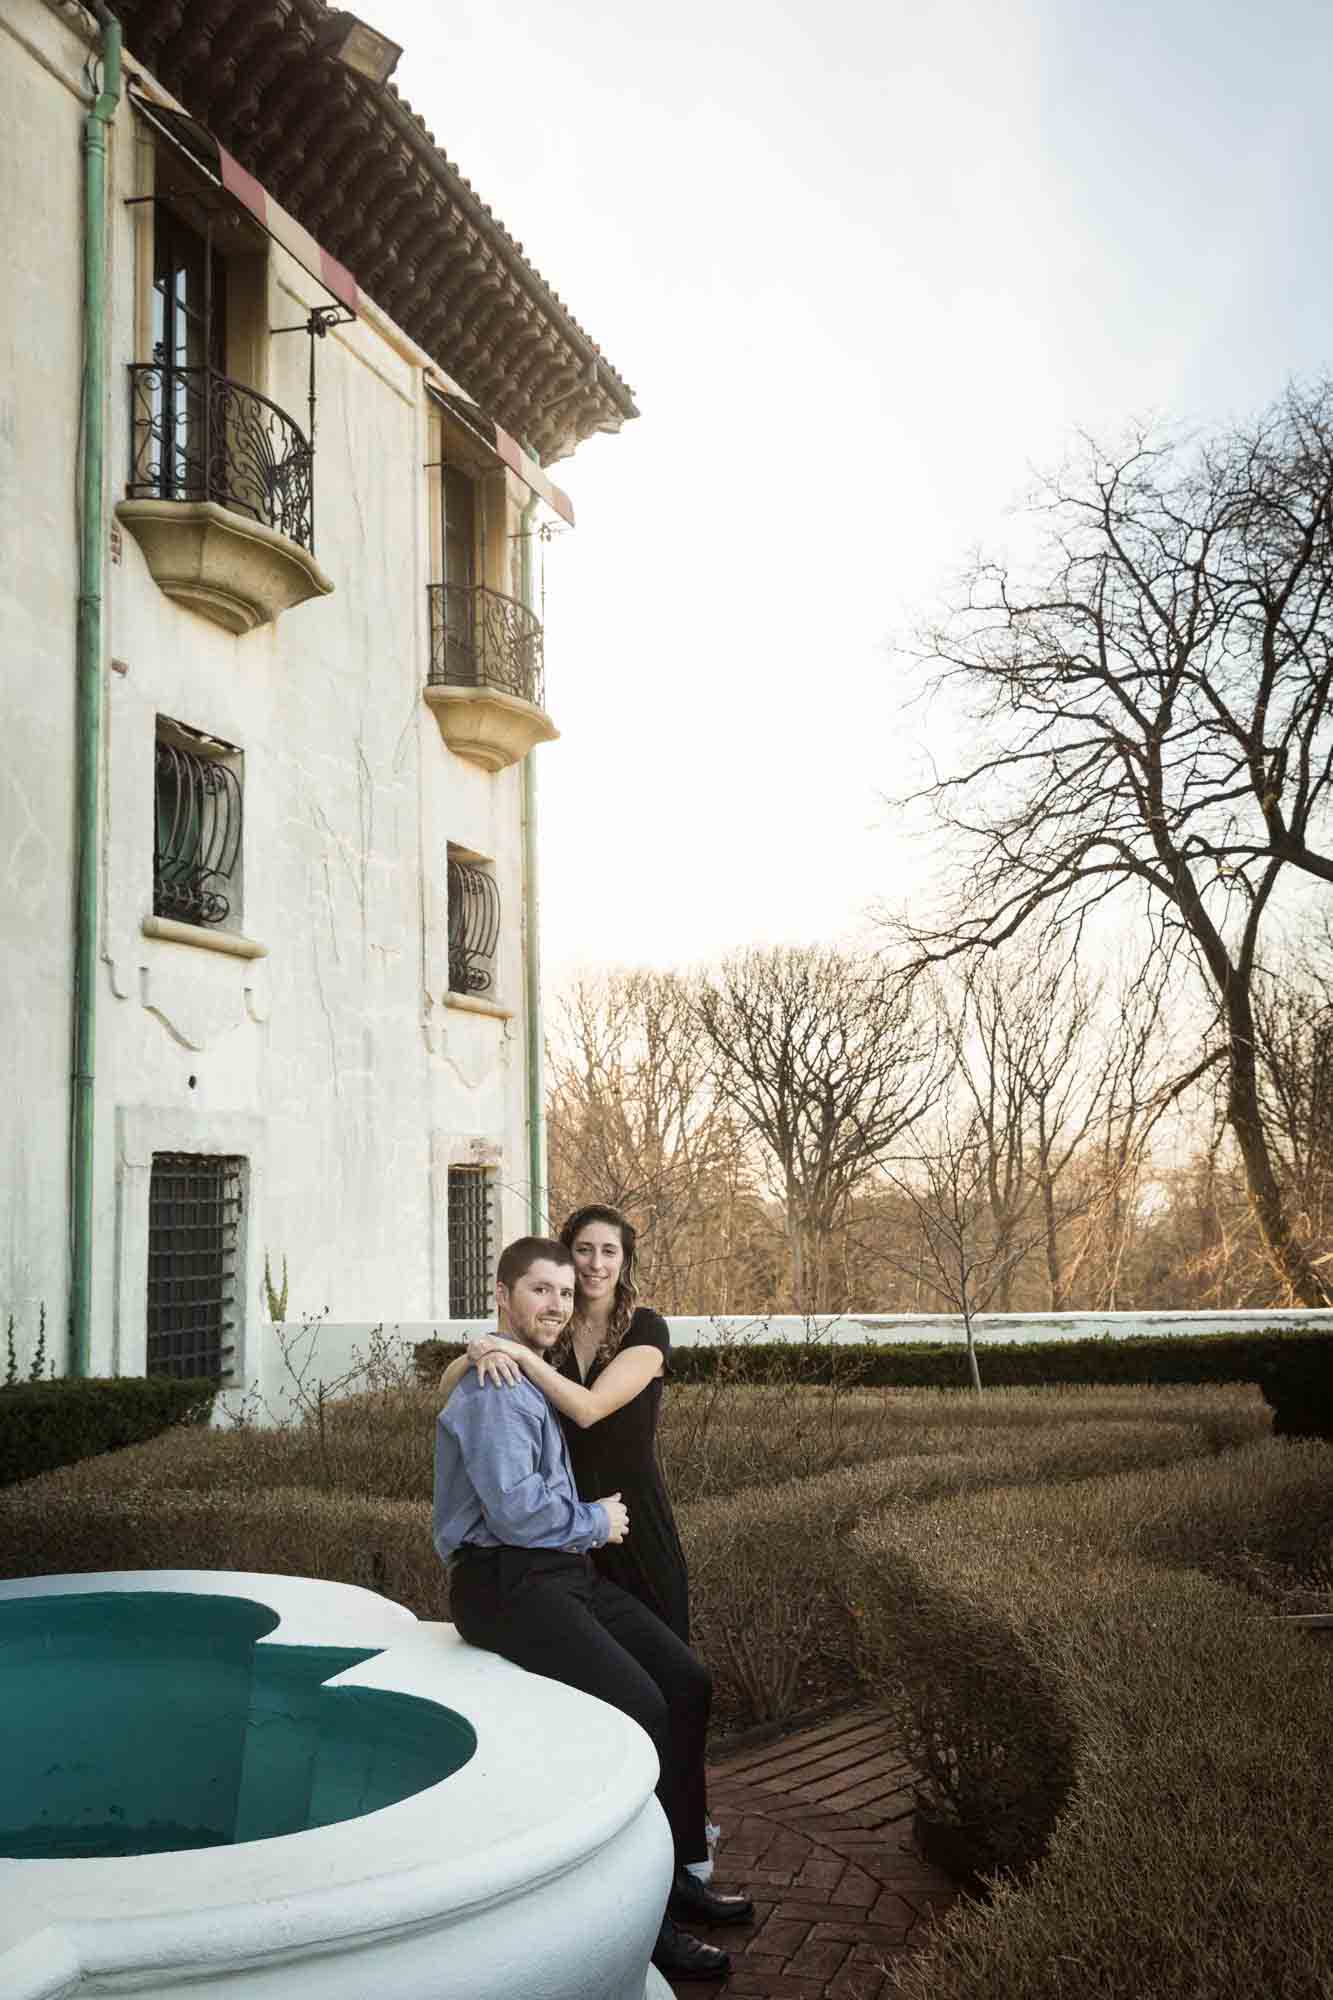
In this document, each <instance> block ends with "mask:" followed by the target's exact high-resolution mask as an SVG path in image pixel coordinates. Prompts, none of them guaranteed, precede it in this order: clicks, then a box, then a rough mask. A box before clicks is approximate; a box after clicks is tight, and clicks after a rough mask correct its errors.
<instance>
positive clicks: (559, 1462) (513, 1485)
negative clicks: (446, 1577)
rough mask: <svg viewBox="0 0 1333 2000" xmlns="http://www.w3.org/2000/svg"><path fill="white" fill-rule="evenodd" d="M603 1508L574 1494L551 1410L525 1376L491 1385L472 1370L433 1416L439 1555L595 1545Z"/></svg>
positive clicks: (601, 1535) (600, 1539) (605, 1524)
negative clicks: (467, 1548)
mask: <svg viewBox="0 0 1333 2000" xmlns="http://www.w3.org/2000/svg"><path fill="white" fill-rule="evenodd" d="M610 1525H611V1524H610V1522H609V1520H608V1519H607V1513H606V1509H605V1507H603V1506H602V1505H601V1503H600V1502H599V1501H596V1500H593V1501H585V1500H580V1499H579V1497H578V1490H577V1488H576V1487H575V1485H574V1474H573V1472H572V1471H571V1469H570V1464H569V1449H568V1447H567V1445H566V1444H565V1437H564V1432H563V1431H562V1430H561V1428H560V1419H559V1418H558V1417H557V1415H556V1413H555V1411H554V1410H553V1409H552V1408H551V1405H550V1404H549V1403H548V1402H547V1400H546V1398H545V1396H543V1394H542V1392H541V1390H540V1389H538V1388H535V1387H534V1386H533V1384H532V1383H531V1382H529V1381H527V1380H526V1378H525V1379H524V1380H523V1381H521V1382H517V1383H515V1384H514V1385H513V1387H512V1388H504V1389H499V1388H491V1387H488V1386H487V1385H486V1384H485V1383H483V1382H480V1381H479V1380H478V1379H477V1376H476V1375H475V1374H474V1373H472V1372H471V1371H469V1372H468V1374H466V1375H465V1376H464V1377H463V1380H462V1381H461V1382H460V1383H459V1385H458V1387H457V1388H456V1389H455V1390H454V1393H453V1395H452V1396H451V1397H450V1398H449V1401H448V1402H447V1403H446V1405H445V1407H444V1408H443V1409H442V1410H441V1411H440V1414H439V1416H438V1418H437V1419H436V1423H435V1508H434V1513H433V1516H432V1520H431V1532H432V1535H433V1537H434V1541H435V1548H436V1552H437V1554H438V1555H439V1557H440V1560H441V1562H446V1561H447V1560H448V1558H449V1557H450V1556H451V1555H452V1554H453V1552H454V1550H455V1549H457V1548H459V1547H461V1545H462V1544H463V1543H464V1542H468V1543H470V1544H472V1546H473V1547H476V1548H483V1549H495V1548H502V1547H508V1548H519V1549H566V1550H569V1551H570V1552H572V1553H574V1554H579V1555H581V1554H583V1553H584V1552H585V1551H586V1550H588V1549H599V1548H601V1546H602V1544H603V1543H604V1542H605V1541H606V1539H607V1536H608V1534H609V1532H610Z"/></svg>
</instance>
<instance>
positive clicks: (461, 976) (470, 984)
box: [448, 861, 500, 993]
mask: <svg viewBox="0 0 1333 2000" xmlns="http://www.w3.org/2000/svg"><path fill="white" fill-rule="evenodd" d="M448 875H449V884H448V887H449V990H450V992H451V993H489V992H490V990H491V989H492V987H493V986H494V984H495V947H496V944H497V942H498V940H499V936H500V892H499V890H498V889H497V888H496V886H495V878H494V877H493V876H492V875H489V874H488V873H487V872H486V870H485V869H484V868H479V867H478V866H477V864H476V863H475V862H473V861H450V863H449V869H448Z"/></svg>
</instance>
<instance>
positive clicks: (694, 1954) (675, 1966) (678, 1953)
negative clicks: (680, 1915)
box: [653, 1917, 731, 1979]
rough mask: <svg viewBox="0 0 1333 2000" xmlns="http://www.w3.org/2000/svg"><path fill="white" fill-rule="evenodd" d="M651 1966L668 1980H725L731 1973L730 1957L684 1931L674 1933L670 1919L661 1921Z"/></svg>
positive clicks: (728, 1953)
mask: <svg viewBox="0 0 1333 2000" xmlns="http://www.w3.org/2000/svg"><path fill="white" fill-rule="evenodd" d="M653 1964H654V1965H655V1966H656V1967H657V1969H658V1971H659V1972H660V1973H662V1974H664V1975H665V1977H666V1978H668V1979H725V1978H726V1976H727V1974H728V1973H729V1972H730V1971H731V1954H730V1952H726V1951H719V1950H718V1948H717V1946H716V1945H715V1944H704V1943H703V1942H702V1941H701V1940H700V1939H699V1938H697V1937H691V1936H690V1934H689V1932H688V1931H678V1930H677V1929H676V1926H675V1925H674V1924H673V1923H672V1921H671V1919H670V1917H663V1919H662V1928H661V1930H660V1931H659V1932H658V1933H657V1943H656V1944H655V1945H654V1946H653Z"/></svg>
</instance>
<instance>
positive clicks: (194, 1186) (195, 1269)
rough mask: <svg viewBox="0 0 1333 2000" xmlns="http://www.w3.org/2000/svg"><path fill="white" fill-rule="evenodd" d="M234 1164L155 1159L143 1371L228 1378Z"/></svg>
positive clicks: (206, 1158) (179, 1156)
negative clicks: (146, 1358)
mask: <svg viewBox="0 0 1333 2000" xmlns="http://www.w3.org/2000/svg"><path fill="white" fill-rule="evenodd" d="M243 1166H244V1161H242V1160H240V1159H235V1158H230V1157H225V1156H218V1155H212V1154H206V1153H154V1155H153V1168H152V1177H151V1181H150V1184H149V1193H148V1373H149V1374H150V1375H204V1376H208V1377H211V1378H213V1379H215V1380H216V1379H218V1378H220V1377H221V1376H223V1375H226V1374H228V1373H229V1372H230V1369H231V1361H232V1356H233V1354H234V1353H235V1333H236V1296H235V1295H236V1262H237V1238H238V1235H239V1227H240V1217H241V1170H242V1167H243Z"/></svg>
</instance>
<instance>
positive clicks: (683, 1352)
mask: <svg viewBox="0 0 1333 2000" xmlns="http://www.w3.org/2000/svg"><path fill="white" fill-rule="evenodd" d="M977 1352H978V1356H979V1360H980V1366H981V1380H982V1383H983V1385H984V1386H985V1387H986V1388H988V1389H992V1388H994V1389H1000V1388H1025V1387H1027V1388H1054V1387H1058V1386H1059V1385H1060V1384H1062V1383H1103V1384H1107V1385H1112V1384H1115V1385H1125V1384H1129V1383H1145V1384H1167V1383H1189V1382H1258V1381H1260V1380H1261V1379H1262V1375H1263V1372H1264V1371H1265V1370H1267V1369H1269V1368H1272V1367H1274V1366H1276V1365H1278V1364H1281V1365H1282V1366H1285V1367H1291V1366H1293V1365H1306V1364H1307V1361H1308V1363H1309V1364H1310V1365H1314V1364H1318V1363H1319V1362H1324V1363H1326V1362H1327V1358H1328V1356H1329V1355H1330V1353H1333V1338H1331V1337H1330V1336H1329V1335H1328V1334H1307V1333H1269V1334H1229V1333H1201V1334H1191V1335H1190V1336H1189V1337H1188V1338H1186V1339H1177V1340H1173V1339H1171V1338H1169V1337H1166V1336H1157V1335H1152V1336H1148V1335H1135V1336H1133V1337H1132V1338H1130V1339H1128V1340H1111V1339H1105V1340H1032V1341H1009V1340H1006V1341H991V1340H987V1341H984V1342H982V1343H980V1345H979V1346H978V1350H977ZM719 1375H721V1376H723V1377H724V1378H725V1379H726V1380H729V1381H736V1382H739V1383H747V1384H749V1383H756V1384H757V1383H763V1382H771V1383H774V1384H781V1383H800V1384H801V1385H803V1386H804V1385H805V1384H809V1385H811V1386H817V1385H825V1386H829V1385H833V1384H837V1385H840V1386H842V1387H849V1386H853V1385H854V1386H856V1387H857V1388H867V1389H871V1388H874V1389H899V1388H901V1389H907V1388H912V1389H966V1388H967V1387H968V1374H967V1351H966V1349H965V1348H964V1347H963V1346H962V1344H961V1343H960V1342H957V1341H954V1342H951V1343H950V1344H949V1345H947V1346H945V1345H942V1344H940V1343H930V1344H926V1343H922V1344H920V1345H918V1344H916V1343H915V1342H913V1343H911V1344H908V1343H906V1342H903V1343H901V1344H899V1343H895V1344H893V1345H892V1346H881V1345H877V1344H875V1343H873V1342H869V1341H867V1342H865V1343H857V1344H855V1345H854V1344H852V1343H850V1342H849V1343H847V1345H845V1346H843V1345H833V1344H831V1343H828V1342H823V1341H821V1342H811V1343H810V1344H809V1345H808V1346H807V1345H805V1344H802V1343H790V1344H789V1343H785V1342H782V1341H768V1342H764V1343H762V1344H760V1343H756V1344H755V1345H754V1346H744V1345H740V1344H737V1345H733V1346H717V1347H678V1348H675V1349H673V1351H672V1355H671V1376H672V1380H673V1381H677V1382H707V1381H712V1380H714V1379H716V1377H717V1376H719Z"/></svg>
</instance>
